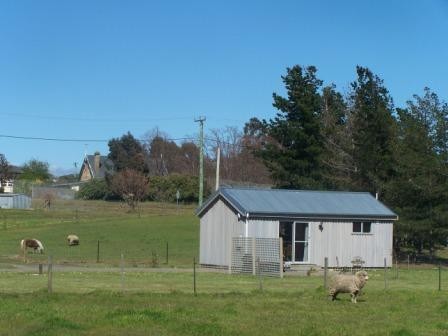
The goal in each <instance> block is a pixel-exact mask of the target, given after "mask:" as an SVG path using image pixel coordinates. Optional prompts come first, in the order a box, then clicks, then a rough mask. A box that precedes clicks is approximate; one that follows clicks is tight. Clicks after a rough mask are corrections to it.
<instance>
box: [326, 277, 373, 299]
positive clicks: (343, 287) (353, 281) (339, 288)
mask: <svg viewBox="0 0 448 336" xmlns="http://www.w3.org/2000/svg"><path fill="white" fill-rule="evenodd" d="M367 279H369V276H368V275H367V272H366V271H358V272H356V273H355V274H354V275H352V274H338V275H336V276H335V277H334V279H333V281H332V283H331V285H330V296H331V300H332V301H333V300H335V299H336V296H337V295H338V294H339V293H350V294H351V296H352V302H353V303H356V298H357V296H358V294H359V292H360V291H361V289H362V288H363V287H364V285H365V284H366V282H367Z"/></svg>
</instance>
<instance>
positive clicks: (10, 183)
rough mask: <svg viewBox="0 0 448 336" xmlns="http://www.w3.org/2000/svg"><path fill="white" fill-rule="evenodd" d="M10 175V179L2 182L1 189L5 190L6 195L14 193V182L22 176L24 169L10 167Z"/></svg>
mask: <svg viewBox="0 0 448 336" xmlns="http://www.w3.org/2000/svg"><path fill="white" fill-rule="evenodd" d="M9 173H10V174H11V178H10V179H8V180H6V181H4V182H3V183H2V182H1V181H0V188H3V192H4V193H13V192H14V180H16V179H17V178H18V177H19V176H20V174H22V168H20V167H17V166H9Z"/></svg>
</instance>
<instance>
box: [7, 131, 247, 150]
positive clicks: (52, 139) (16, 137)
mask: <svg viewBox="0 0 448 336" xmlns="http://www.w3.org/2000/svg"><path fill="white" fill-rule="evenodd" d="M0 138H8V139H19V140H38V141H54V142H83V143H86V142H87V143H89V142H95V143H101V142H104V143H107V142H109V141H110V140H111V139H74V138H45V137H30V136H19V135H7V134H0ZM161 138H162V139H163V140H164V141H192V142H197V141H198V139H197V138H195V137H181V138H164V137H161ZM114 139H115V138H114ZM136 140H137V141H139V142H148V139H136ZM204 140H207V141H212V142H216V143H222V144H224V145H228V146H233V147H240V148H251V147H250V146H247V145H243V144H238V143H230V142H227V141H223V140H220V139H212V138H209V137H204Z"/></svg>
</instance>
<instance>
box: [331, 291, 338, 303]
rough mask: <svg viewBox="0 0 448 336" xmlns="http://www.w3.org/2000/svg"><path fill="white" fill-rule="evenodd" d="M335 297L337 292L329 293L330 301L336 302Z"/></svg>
mask: <svg viewBox="0 0 448 336" xmlns="http://www.w3.org/2000/svg"><path fill="white" fill-rule="evenodd" d="M336 296H338V292H337V291H334V290H332V291H330V298H331V301H334V300H336Z"/></svg>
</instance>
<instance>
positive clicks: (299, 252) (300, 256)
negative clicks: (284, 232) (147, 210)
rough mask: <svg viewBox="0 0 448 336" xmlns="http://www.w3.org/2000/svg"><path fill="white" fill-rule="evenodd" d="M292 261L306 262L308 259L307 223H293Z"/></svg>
mask: <svg viewBox="0 0 448 336" xmlns="http://www.w3.org/2000/svg"><path fill="white" fill-rule="evenodd" d="M293 234H294V261H295V262H298V263H307V262H308V261H309V248H308V247H309V225H308V223H300V222H295V223H294V233H293Z"/></svg>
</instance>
